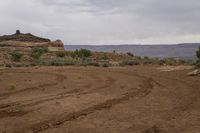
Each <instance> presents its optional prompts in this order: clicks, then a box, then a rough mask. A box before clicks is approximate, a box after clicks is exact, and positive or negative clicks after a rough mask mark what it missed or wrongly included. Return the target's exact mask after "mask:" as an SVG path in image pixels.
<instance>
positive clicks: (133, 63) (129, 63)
mask: <svg viewBox="0 0 200 133" xmlns="http://www.w3.org/2000/svg"><path fill="white" fill-rule="evenodd" d="M139 64H140V63H139V62H138V61H135V60H126V61H122V62H121V63H120V65H121V66H133V65H139Z"/></svg>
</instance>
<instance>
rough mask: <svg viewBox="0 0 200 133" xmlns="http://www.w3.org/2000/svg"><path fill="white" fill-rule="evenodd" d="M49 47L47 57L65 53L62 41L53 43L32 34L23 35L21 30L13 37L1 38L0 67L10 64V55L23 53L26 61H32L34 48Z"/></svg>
mask: <svg viewBox="0 0 200 133" xmlns="http://www.w3.org/2000/svg"><path fill="white" fill-rule="evenodd" d="M41 46H42V47H43V46H44V47H47V48H48V54H47V55H53V53H54V55H55V52H58V51H64V44H63V43H62V41H61V40H56V41H51V40H50V39H46V38H41V37H37V36H34V35H32V34H30V33H21V32H20V31H19V30H17V31H16V33H15V34H12V35H3V36H0V65H2V64H5V63H6V62H8V58H9V53H12V52H13V51H18V52H21V53H23V54H24V55H25V56H24V57H23V60H24V61H28V60H30V59H29V58H28V55H30V53H31V50H32V48H34V47H41Z"/></svg>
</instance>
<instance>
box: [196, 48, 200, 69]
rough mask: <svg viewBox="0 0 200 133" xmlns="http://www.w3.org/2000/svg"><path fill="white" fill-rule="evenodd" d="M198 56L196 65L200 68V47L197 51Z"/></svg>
mask: <svg viewBox="0 0 200 133" xmlns="http://www.w3.org/2000/svg"><path fill="white" fill-rule="evenodd" d="M196 55H197V61H196V63H195V65H196V66H197V67H200V47H199V49H198V50H197V52H196Z"/></svg>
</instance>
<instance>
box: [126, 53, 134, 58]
mask: <svg viewBox="0 0 200 133" xmlns="http://www.w3.org/2000/svg"><path fill="white" fill-rule="evenodd" d="M126 54H127V55H128V56H131V57H134V55H133V54H132V53H131V52H128V53H126Z"/></svg>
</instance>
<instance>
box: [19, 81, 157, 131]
mask: <svg viewBox="0 0 200 133" xmlns="http://www.w3.org/2000/svg"><path fill="white" fill-rule="evenodd" d="M154 84H155V85H156V83H154V82H153V81H151V80H150V79H145V80H144V83H143V85H141V86H140V88H139V89H137V91H133V89H131V90H130V91H129V92H127V93H125V94H123V95H122V96H121V97H118V98H113V99H110V100H107V101H105V102H102V103H99V104H96V105H93V106H91V107H88V108H86V109H82V110H79V111H77V112H72V113H64V114H61V115H59V116H57V117H56V118H54V119H50V120H47V121H43V122H41V123H37V124H35V125H32V126H31V127H29V128H28V129H23V130H21V131H18V132H19V133H22V132H26V131H27V130H28V131H31V132H33V133H38V132H41V131H45V130H47V129H49V128H56V127H58V126H60V125H62V124H64V123H65V122H68V121H73V120H76V119H78V118H80V117H82V116H87V115H89V114H91V113H95V112H96V111H101V110H107V109H110V108H112V107H113V106H114V105H117V104H120V103H122V102H125V101H128V100H129V99H131V98H134V97H140V98H142V97H145V96H147V95H148V94H149V93H150V92H151V91H152V89H153V88H154Z"/></svg>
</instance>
